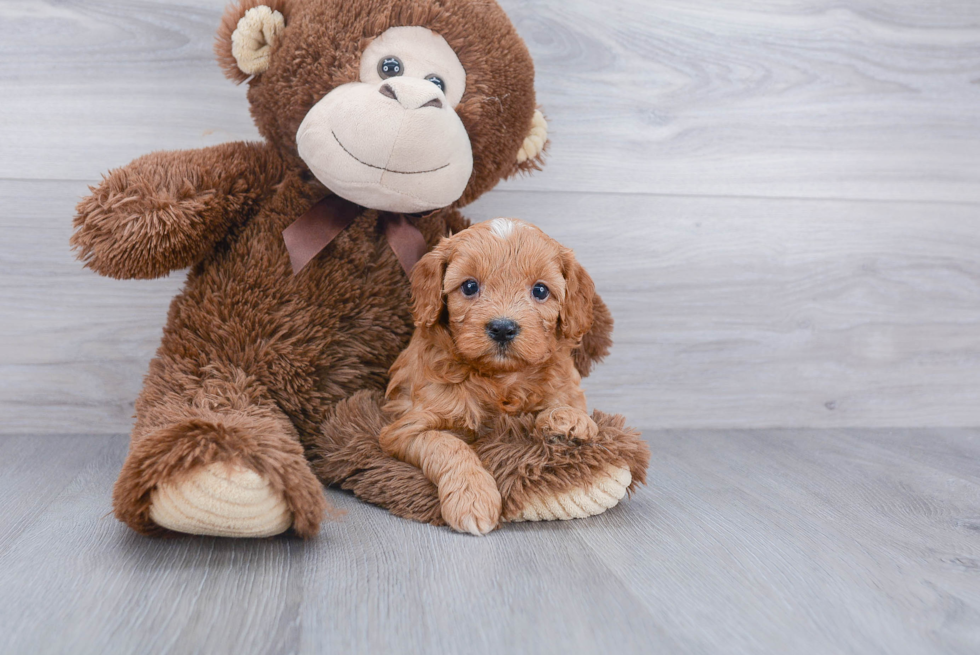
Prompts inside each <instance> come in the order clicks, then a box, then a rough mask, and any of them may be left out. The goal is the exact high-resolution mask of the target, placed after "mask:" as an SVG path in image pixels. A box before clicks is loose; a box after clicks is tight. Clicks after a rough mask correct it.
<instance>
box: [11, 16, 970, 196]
mask: <svg viewBox="0 0 980 655" xmlns="http://www.w3.org/2000/svg"><path fill="white" fill-rule="evenodd" d="M223 4H224V0H198V1H196V2H190V1H189V0H183V1H178V2H167V3H163V2H159V1H154V2H147V1H143V2H129V1H123V0H98V1H94V2H85V3H72V4H64V3H32V4H24V3H5V4H4V5H2V6H0V18H2V19H3V21H4V24H5V25H6V26H7V28H8V29H7V32H6V33H7V37H6V38H5V39H4V41H3V42H2V43H0V85H2V86H3V88H4V103H3V104H2V106H0V121H2V122H3V124H4V125H5V126H6V129H5V130H3V132H2V133H0V150H2V151H3V152H4V153H7V157H5V158H4V159H3V161H2V162H0V178H15V179H21V178H29V179H48V178H57V179H84V180H92V179H97V176H98V174H100V173H102V172H104V171H105V170H107V169H108V168H110V167H113V166H119V165H122V164H125V163H126V162H127V161H129V160H130V159H132V158H134V157H136V156H138V155H141V154H143V153H145V152H148V151H151V150H156V149H174V148H191V147H199V146H203V145H209V144H213V143H218V142H221V141H226V140H232V139H244V138H255V137H256V135H257V133H256V131H255V128H254V127H253V126H252V124H251V121H250V119H249V116H248V109H247V106H246V102H245V98H244V92H245V89H244V88H243V87H235V86H234V85H232V84H231V83H229V82H228V81H227V80H224V79H223V78H222V77H221V74H220V71H219V69H218V67H217V65H216V64H215V63H214V61H213V55H212V53H211V44H212V38H213V33H214V30H215V29H216V26H217V24H218V20H219V17H220V12H221V7H222V5H223ZM502 5H503V6H504V7H505V8H506V9H507V10H508V12H509V13H510V15H511V17H512V18H513V20H514V22H515V24H516V25H517V27H518V30H519V31H520V33H521V34H522V35H523V36H524V37H525V39H526V40H527V42H528V46H529V48H530V49H531V52H532V54H533V55H534V57H535V60H536V62H537V72H538V77H537V79H538V99H539V101H540V102H541V104H542V105H543V106H544V108H545V110H546V112H547V114H548V116H549V118H550V122H551V134H552V137H553V139H552V149H551V151H550V157H549V164H548V167H547V169H546V170H545V171H544V172H543V173H540V174H537V175H535V176H533V177H531V178H528V179H524V180H519V181H516V182H515V183H513V185H512V187H513V188H518V189H524V190H530V189H535V190H553V191H566V192H570V191H591V192H599V191H616V192H628V193H656V194H697V195H735V196H779V197H820V198H862V199H884V200H933V201H971V202H977V201H980V129H978V128H980V74H978V72H977V71H978V70H980V5H978V4H977V3H975V2H973V1H972V0H945V1H944V2H941V3H931V4H929V5H928V6H923V5H922V4H921V3H918V2H913V1H911V0H896V1H894V2H889V3H887V4H885V5H882V3H880V2H874V1H872V0H861V1H860V2H852V3H849V4H848V5H847V6H846V7H841V6H839V5H838V4H835V3H834V2H831V1H830V0H806V1H804V0H798V1H794V2H784V1H782V0H779V1H777V0H768V1H766V2H761V3H754V4H753V5H752V6H751V7H748V6H745V5H743V4H740V3H734V2H726V3H718V2H716V1H709V0H696V1H692V0H667V1H663V2H656V3H651V2H648V0H623V1H621V2H617V3H612V4H610V3H608V2H602V1H601V0H576V1H575V2H568V1H567V0H541V1H538V2H533V3H532V2H526V1H522V0H504V1H503V2H502Z"/></svg>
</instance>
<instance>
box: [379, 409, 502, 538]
mask: <svg viewBox="0 0 980 655" xmlns="http://www.w3.org/2000/svg"><path fill="white" fill-rule="evenodd" d="M438 425H439V422H438V421H437V420H436V417H435V416H433V415H431V414H427V413H424V412H409V413H408V414H406V415H405V416H403V417H402V418H400V419H398V420H397V421H395V422H394V423H392V424H391V425H389V426H388V427H386V428H385V429H384V430H382V431H381V438H380V441H381V447H382V448H383V449H384V451H385V452H387V453H388V454H389V455H391V456H393V457H397V458H398V459H400V460H402V461H405V462H408V463H409V464H412V465H414V466H417V467H419V468H420V469H422V473H423V474H425V477H427V478H428V479H429V480H431V481H432V483H433V484H435V485H436V487H437V488H438V489H439V501H440V503H441V504H442V518H443V519H445V520H446V523H447V524H449V527H451V528H452V529H453V530H456V531H458V532H469V533H471V534H475V535H484V534H486V533H488V532H490V531H491V530H493V529H494V528H495V527H497V524H498V523H499V522H500V512H501V499H500V491H499V490H498V489H497V483H496V481H495V480H494V479H493V476H492V475H490V472H489V471H487V470H486V469H485V468H484V467H483V464H482V463H481V462H480V459H479V458H478V457H477V456H476V453H474V452H473V450H472V449H471V448H470V447H469V446H468V445H467V444H466V443H465V442H464V441H462V440H461V439H459V438H458V437H456V436H455V435H453V434H451V433H449V432H444V431H442V430H438V429H433V428H434V427H436V426H438Z"/></svg>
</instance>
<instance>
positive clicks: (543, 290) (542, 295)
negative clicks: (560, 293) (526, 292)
mask: <svg viewBox="0 0 980 655" xmlns="http://www.w3.org/2000/svg"><path fill="white" fill-rule="evenodd" d="M531 295H532V296H534V297H535V298H536V299H538V300H547V299H548V296H550V295H551V290H550V289H548V287H546V286H545V285H543V284H541V283H540V282H538V283H537V284H535V285H534V286H533V287H532V288H531Z"/></svg>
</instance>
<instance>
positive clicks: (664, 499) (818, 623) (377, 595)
mask: <svg viewBox="0 0 980 655" xmlns="http://www.w3.org/2000/svg"><path fill="white" fill-rule="evenodd" d="M646 437H647V439H648V440H649V442H650V444H651V447H652V449H653V452H654V458H653V460H652V462H651V467H650V486H649V487H645V488H641V489H640V490H639V492H638V493H637V494H636V495H635V496H634V497H633V498H632V499H630V500H629V501H626V502H624V503H623V504H622V505H620V506H619V507H617V508H615V509H613V510H611V511H610V512H607V513H606V514H604V515H602V516H600V517H594V518H592V519H586V520H582V521H570V522H565V523H562V522H557V523H545V524H520V525H509V526H506V527H505V528H503V529H502V530H500V531H497V532H494V533H493V534H491V535H490V536H488V537H486V538H483V539H477V538H473V537H469V536H465V535H457V534H453V533H451V532H449V531H448V530H447V529H444V528H432V527H430V526H424V525H419V524H415V523H412V522H409V521H404V520H401V519H397V518H394V517H392V516H390V515H388V514H387V513H386V512H384V511H382V510H379V509H377V508H374V507H370V506H367V505H364V504H362V503H360V502H358V501H356V500H355V499H353V498H352V497H351V496H349V495H347V494H344V493H340V492H335V491H330V492H328V493H329V495H330V498H331V500H332V502H334V503H335V504H336V505H338V506H340V507H342V508H343V509H346V510H347V512H348V513H347V516H346V517H345V518H344V519H343V520H342V521H339V522H334V523H329V524H326V525H324V526H323V528H322V531H321V534H320V535H319V537H318V538H316V539H315V540H312V541H308V542H300V541H298V540H295V539H292V538H288V537H287V538H274V539H266V540H252V541H247V540H240V541H239V540H226V539H208V538H193V537H187V538H178V539H172V540H153V539H146V538H142V537H139V536H137V535H135V534H133V533H132V532H130V531H128V530H127V529H126V528H124V527H123V526H122V525H121V524H118V523H117V522H115V520H113V519H112V518H111V517H106V516H105V513H106V511H107V510H108V506H109V498H110V492H111V485H112V481H113V479H114V477H115V474H116V472H117V471H118V468H119V466H120V465H121V463H122V458H123V455H124V453H125V446H126V439H125V437H123V436H115V437H65V438H63V439H59V438H47V437H38V438H34V439H35V440H34V441H33V442H31V443H33V444H34V445H36V446H37V448H36V449H35V450H34V451H33V452H31V453H30V454H24V455H23V456H21V457H20V459H19V464H18V465H17V468H18V470H20V471H22V473H24V474H22V475H20V477H18V478H16V479H13V478H10V479H5V476H2V475H0V498H2V499H5V500H9V499H10V498H15V499H16V498H17V497H19V498H20V499H21V500H24V501H27V500H29V499H30V497H32V496H33V495H35V494H37V493H39V492H42V493H46V492H45V491H44V490H45V489H47V485H49V484H50V478H51V473H52V467H51V461H52V459H56V458H57V457H58V452H57V451H58V450H59V449H62V448H64V447H65V446H66V444H68V443H69V442H72V443H73V442H77V441H81V440H88V442H90V443H93V444H94V443H100V444H101V447H100V448H98V449H97V452H95V453H94V455H95V456H94V457H79V458H76V459H75V460H74V464H72V463H71V462H70V461H68V460H64V462H63V464H64V465H61V464H59V465H58V469H57V476H56V477H57V479H60V480H62V481H64V482H65V486H64V488H63V489H62V490H61V491H60V492H59V493H58V494H57V495H56V496H55V497H54V498H53V499H51V501H52V502H49V503H47V505H46V507H45V508H44V509H43V511H41V512H39V513H38V514H37V515H36V517H35V518H34V520H33V521H32V522H30V524H29V525H27V526H26V527H25V529H18V530H16V531H15V532H14V533H10V532H9V530H10V528H9V526H6V525H3V524H0V589H3V590H4V593H3V594H0V651H3V652H64V651H65V650H71V651H72V652H81V653H100V654H112V653H127V654H138V653H144V652H154V653H185V652H187V653H195V652H201V653H236V654H240V655H247V654H249V653H253V652H254V653H279V652H282V653H323V652H334V651H338V650H343V652H392V653H403V652H404V653H412V652H468V653H475V654H478V653H491V652H509V651H518V652H555V653H558V652H581V653H608V652H622V653H650V652H664V653H677V654H684V653H702V652H726V653H757V654H765V653H787V652H809V653H855V654H857V653H860V654H862V655H863V654H865V653H879V652H880V653H889V654H895V655H906V654H907V655H912V654H926V653H952V654H961V653H962V654H963V655H967V654H971V653H975V652H976V651H977V650H978V649H980V630H978V626H980V621H978V617H980V585H977V583H976V572H977V570H978V567H980V564H978V562H980V545H978V542H977V539H976V535H977V529H978V528H977V517H978V516H980V476H978V475H976V471H975V467H974V470H966V469H964V468H962V467H957V465H955V464H952V459H951V458H952V457H953V456H955V457H963V458H966V459H967V460H968V461H969V462H971V463H975V462H976V461H978V460H980V431H978V430H977V429H973V430H949V429H931V430H897V431H896V430H843V431H839V430H735V431H732V430H726V431H710V430H668V431H647V433H646ZM909 444H916V447H915V448H914V449H910V448H909V447H908V446H909ZM11 445H12V446H13V448H14V450H13V451H11V450H9V447H10V446H11ZM24 445H25V442H24V441H23V440H22V439H11V438H9V437H6V438H5V437H0V454H4V455H6V454H9V453H10V452H15V451H16V450H17V449H20V448H22V447H23V446H24ZM971 465H972V464H971ZM0 466H4V464H2V463H0ZM5 470H7V469H0V472H2V471H5ZM31 472H33V474H34V475H29V473H31ZM11 491H13V492H14V494H13V495H11Z"/></svg>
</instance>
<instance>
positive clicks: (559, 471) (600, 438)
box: [475, 411, 650, 522]
mask: <svg viewBox="0 0 980 655" xmlns="http://www.w3.org/2000/svg"><path fill="white" fill-rule="evenodd" d="M592 419H593V420H594V421H595V423H596V425H597V426H598V428H599V434H598V435H597V436H596V437H595V438H594V439H590V440H588V441H576V440H572V439H563V438H554V437H549V436H548V435H544V434H541V433H539V432H538V431H537V429H536V428H535V426H534V419H533V417H531V416H525V417H520V418H510V417H507V418H503V419H501V420H500V421H499V422H498V424H497V425H496V426H494V427H493V428H492V429H490V430H488V431H487V432H488V436H487V437H483V438H481V439H480V440H478V441H477V443H476V444H475V446H476V451H477V454H478V455H479V456H480V459H481V461H483V464H484V466H486V467H487V468H488V469H489V470H490V472H491V473H492V474H493V477H494V479H495V480H496V481H497V487H498V488H499V489H500V493H501V496H503V498H504V509H503V517H504V519H505V520H507V521H512V522H516V521H550V520H556V519H560V520H567V519H575V518H585V517H587V516H594V515H596V514H601V513H602V512H605V511H606V510H607V509H609V508H611V507H614V506H615V505H617V504H618V503H619V501H620V500H622V499H623V497H624V496H625V495H626V494H627V493H628V492H631V491H633V490H634V488H635V487H636V485H637V484H638V483H639V484H642V483H644V482H646V470H647V464H648V463H649V461H650V450H649V448H648V447H647V445H646V442H644V441H643V440H642V439H641V438H640V435H639V433H638V432H636V431H635V430H633V429H632V428H629V427H626V425H625V420H624V419H623V417H622V416H614V415H610V414H605V413H603V412H599V411H595V412H593V414H592Z"/></svg>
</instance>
